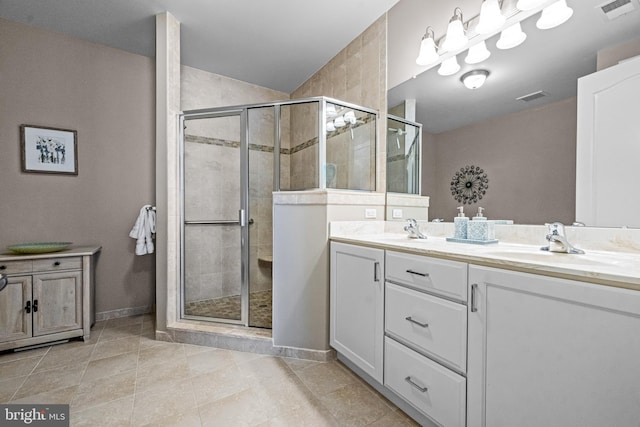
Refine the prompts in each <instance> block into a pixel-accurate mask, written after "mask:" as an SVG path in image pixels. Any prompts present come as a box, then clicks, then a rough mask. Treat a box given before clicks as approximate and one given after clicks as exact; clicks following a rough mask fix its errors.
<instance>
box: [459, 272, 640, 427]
mask: <svg viewBox="0 0 640 427" xmlns="http://www.w3.org/2000/svg"><path fill="white" fill-rule="evenodd" d="M469 284H470V301H469V306H468V310H469V311H468V315H469V318H468V319H469V348H468V352H469V359H468V371H467V387H468V392H467V396H468V397H467V399H468V410H467V420H468V422H467V425H468V426H469V427H475V426H487V427H500V426H505V427H506V426H518V427H527V426H531V427H534V426H535V427H539V426H547V427H553V426H557V427H565V426H580V427H588V426H593V427H601V426H638V425H639V424H638V423H639V422H640V421H639V420H640V368H639V366H640V365H639V363H640V292H638V291H634V290H628V289H622V288H615V287H609V286H602V285H596V284H590V283H584V282H578V281H571V280H564V279H557V278H551V277H545V276H539V275H534V274H528V273H520V272H512V271H505V270H500V269H495V268H488V267H480V266H474V265H470V266H469Z"/></svg>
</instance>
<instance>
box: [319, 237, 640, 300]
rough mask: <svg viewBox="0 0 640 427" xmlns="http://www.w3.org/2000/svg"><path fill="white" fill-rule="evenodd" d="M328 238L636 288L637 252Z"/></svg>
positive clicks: (437, 240) (638, 282) (430, 240)
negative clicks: (571, 251)
mask: <svg viewBox="0 0 640 427" xmlns="http://www.w3.org/2000/svg"><path fill="white" fill-rule="evenodd" d="M331 240H332V241H336V242H342V243H351V244H357V245H364V246H369V247H375V248H380V249H389V250H395V251H400V252H406V253H412V254H417V255H427V256H431V257H437V258H445V259H450V260H455V261H462V262H467V263H471V264H477V265H484V266H488V267H496V268H503V269H507V270H515V271H522V272H527V273H534V274H541V275H545V276H552V277H560V278H565V279H572V280H580V281H584V282H590V283H596V284H602V285H609V286H616V287H622V288H628V289H634V290H638V291H640V253H628V252H613V251H597V250H589V251H587V253H586V254H582V255H575V254H563V253H554V252H546V251H541V250H540V247H541V246H540V245H529V244H516V243H505V242H498V243H495V244H490V245H484V246H483V245H473V244H468V243H454V242H447V241H446V239H445V237H434V236H429V237H428V238H427V239H424V240H423V239H410V238H408V237H407V234H405V233H403V234H399V233H387V232H385V233H373V234H362V233H355V234H341V235H332V236H331Z"/></svg>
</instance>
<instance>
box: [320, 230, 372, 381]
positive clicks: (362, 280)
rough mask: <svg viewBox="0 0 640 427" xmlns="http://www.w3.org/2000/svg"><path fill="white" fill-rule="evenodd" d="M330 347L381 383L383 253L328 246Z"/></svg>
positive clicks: (358, 248) (333, 244)
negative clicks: (329, 260) (329, 254)
mask: <svg viewBox="0 0 640 427" xmlns="http://www.w3.org/2000/svg"><path fill="white" fill-rule="evenodd" d="M330 282H331V288H330V292H331V305H330V319H331V321H330V342H331V346H332V347H333V348H335V349H336V350H337V351H338V352H339V353H341V354H342V355H343V356H345V357H346V358H348V359H349V360H350V361H351V362H353V363H354V364H355V365H356V366H358V367H359V368H361V369H362V370H363V371H364V372H366V373H367V374H368V375H370V376H371V377H373V378H374V379H375V380H376V381H378V382H380V383H382V372H383V368H382V354H383V337H384V329H383V326H384V325H383V323H384V320H383V316H384V312H383V296H384V287H383V284H384V251H382V250H380V249H372V248H366V247H362V246H353V245H345V244H341V243H332V244H331V281H330Z"/></svg>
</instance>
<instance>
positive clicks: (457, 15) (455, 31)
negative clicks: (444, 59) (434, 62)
mask: <svg viewBox="0 0 640 427" xmlns="http://www.w3.org/2000/svg"><path fill="white" fill-rule="evenodd" d="M468 42H469V39H468V38H467V36H466V35H465V33H464V24H463V21H462V9H460V8H459V7H456V8H455V9H454V10H453V16H452V17H451V19H450V20H449V26H447V34H446V36H445V38H444V42H443V43H442V49H443V50H444V51H453V50H457V49H460V48H461V47H463V46H464V45H466V44H467V43H468Z"/></svg>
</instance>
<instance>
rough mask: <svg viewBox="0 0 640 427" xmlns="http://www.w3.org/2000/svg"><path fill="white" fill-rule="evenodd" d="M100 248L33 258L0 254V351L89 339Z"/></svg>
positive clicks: (67, 251)
mask: <svg viewBox="0 0 640 427" xmlns="http://www.w3.org/2000/svg"><path fill="white" fill-rule="evenodd" d="M100 249H101V248H100V247H99V246H96V247H78V248H73V249H69V250H66V251H62V252H55V253H50V254H37V255H36V254H34V255H7V254H0V273H2V274H4V275H6V276H7V278H8V285H7V286H6V287H5V288H4V289H3V290H1V291H0V351H2V350H9V349H13V348H20V347H27V346H32V345H37V344H43V343H47V342H52V341H59V340H64V339H69V338H75V337H82V338H83V339H84V340H85V341H86V340H88V339H89V334H90V328H91V325H92V324H93V323H95V279H94V276H95V273H94V258H95V255H96V254H97V253H98V252H100Z"/></svg>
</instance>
